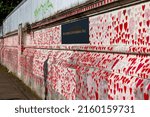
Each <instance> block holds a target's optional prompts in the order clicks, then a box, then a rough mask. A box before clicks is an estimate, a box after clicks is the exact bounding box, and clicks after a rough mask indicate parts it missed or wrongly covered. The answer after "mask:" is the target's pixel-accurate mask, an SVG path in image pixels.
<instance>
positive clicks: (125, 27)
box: [124, 22, 128, 30]
mask: <svg viewBox="0 0 150 117" xmlns="http://www.w3.org/2000/svg"><path fill="white" fill-rule="evenodd" d="M127 27H128V23H127V22H126V23H124V29H125V30H127Z"/></svg>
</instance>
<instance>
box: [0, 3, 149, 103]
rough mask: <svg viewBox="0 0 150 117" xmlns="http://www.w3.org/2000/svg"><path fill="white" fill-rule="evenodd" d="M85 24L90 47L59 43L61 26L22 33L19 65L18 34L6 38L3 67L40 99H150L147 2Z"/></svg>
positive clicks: (96, 17) (2, 59) (0, 51)
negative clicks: (10, 71) (87, 27)
mask: <svg viewBox="0 0 150 117" xmlns="http://www.w3.org/2000/svg"><path fill="white" fill-rule="evenodd" d="M89 21H90V23H89V26H90V29H89V32H90V34H89V36H90V44H87V45H63V44H61V25H59V26H55V27H51V28H46V29H41V30H37V31H33V32H32V33H31V34H25V35H24V51H23V54H22V55H20V56H19V59H20V63H19V64H12V62H17V61H18V60H17V55H18V54H17V52H19V49H17V47H12V46H16V43H15V42H13V41H12V40H15V39H16V41H17V38H16V37H17V35H16V36H14V37H9V38H10V39H7V38H5V39H4V45H3V44H1V45H3V47H2V46H1V49H0V54H1V63H2V64H3V65H5V66H7V67H8V68H9V69H10V70H12V71H13V70H15V71H16V67H18V66H20V67H21V71H19V72H21V73H20V74H21V77H20V79H22V80H23V81H24V82H25V83H26V84H27V85H28V86H29V87H31V88H32V90H34V91H35V92H36V93H37V94H38V95H39V96H40V97H42V98H43V99H44V98H45V92H48V95H46V98H47V99H67V100H69V99H73V100H74V99H83V100H86V99H91V100H100V99H101V100H103V99H105V100H107V99H108V100H140V99H142V100H143V99H144V100H150V55H149V54H150V35H149V34H150V32H149V31H150V2H146V3H141V4H138V5H134V6H131V7H127V8H122V9H119V10H115V11H112V12H108V13H105V14H99V15H96V16H93V17H90V18H89ZM13 38H14V39H13ZM9 41H10V44H11V47H7V46H10V45H7V43H9ZM5 43H6V44H5ZM6 45H7V46H6ZM80 50H83V51H80ZM10 58H11V59H10ZM15 71H13V72H15ZM16 72H18V71H16ZM45 80H46V85H45ZM45 86H46V88H45Z"/></svg>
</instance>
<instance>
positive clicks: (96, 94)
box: [95, 92, 98, 100]
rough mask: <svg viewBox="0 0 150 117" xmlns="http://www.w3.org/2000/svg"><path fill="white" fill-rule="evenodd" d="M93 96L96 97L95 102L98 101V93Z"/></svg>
mask: <svg viewBox="0 0 150 117" xmlns="http://www.w3.org/2000/svg"><path fill="white" fill-rule="evenodd" d="M95 96H96V100H98V93H97V92H95Z"/></svg>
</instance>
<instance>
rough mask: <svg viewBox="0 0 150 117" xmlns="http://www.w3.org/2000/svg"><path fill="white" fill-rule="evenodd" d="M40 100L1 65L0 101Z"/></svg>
mask: <svg viewBox="0 0 150 117" xmlns="http://www.w3.org/2000/svg"><path fill="white" fill-rule="evenodd" d="M37 99H39V98H38V97H37V96H36V95H35V94H33V92H32V91H31V90H30V89H29V88H28V87H26V86H25V85H24V84H23V83H22V82H21V81H20V80H19V79H18V78H16V77H15V76H13V75H12V74H10V73H8V72H7V69H6V68H4V67H3V66H2V65H0V100H37Z"/></svg>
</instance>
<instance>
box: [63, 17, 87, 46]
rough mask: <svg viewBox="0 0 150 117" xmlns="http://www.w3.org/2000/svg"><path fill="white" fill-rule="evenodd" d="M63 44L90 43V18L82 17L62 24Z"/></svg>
mask: <svg viewBox="0 0 150 117" xmlns="http://www.w3.org/2000/svg"><path fill="white" fill-rule="evenodd" d="M61 30H62V33H61V34H62V44H88V43H89V19H88V18H86V19H82V20H78V21H75V22H72V23H68V24H63V25H62V29H61Z"/></svg>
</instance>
